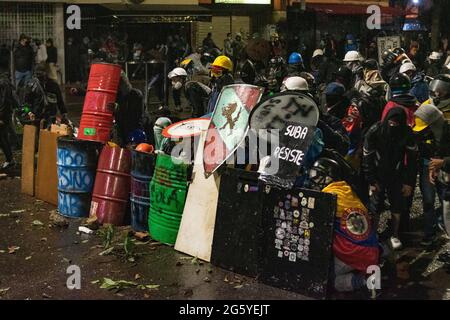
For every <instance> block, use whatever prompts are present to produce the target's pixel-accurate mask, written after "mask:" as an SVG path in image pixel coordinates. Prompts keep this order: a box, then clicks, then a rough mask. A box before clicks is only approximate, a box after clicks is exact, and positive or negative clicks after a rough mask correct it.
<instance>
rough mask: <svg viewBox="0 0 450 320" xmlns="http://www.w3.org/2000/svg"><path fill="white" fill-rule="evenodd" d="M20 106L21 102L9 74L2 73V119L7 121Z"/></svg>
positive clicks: (0, 111)
mask: <svg viewBox="0 0 450 320" xmlns="http://www.w3.org/2000/svg"><path fill="white" fill-rule="evenodd" d="M18 106H19V102H18V100H17V96H16V94H15V92H14V87H13V85H12V84H11V81H10V80H9V75H8V73H7V72H4V73H0V119H2V120H3V119H6V118H7V117H8V116H10V115H11V113H12V111H13V110H14V109H16V108H18Z"/></svg>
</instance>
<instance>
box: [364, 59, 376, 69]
mask: <svg viewBox="0 0 450 320" xmlns="http://www.w3.org/2000/svg"><path fill="white" fill-rule="evenodd" d="M363 68H364V69H367V70H378V62H377V60H375V59H367V60H366V61H364V62H363Z"/></svg>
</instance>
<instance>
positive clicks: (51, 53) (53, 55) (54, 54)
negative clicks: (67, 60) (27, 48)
mask: <svg viewBox="0 0 450 320" xmlns="http://www.w3.org/2000/svg"><path fill="white" fill-rule="evenodd" d="M57 62H58V51H57V50H56V48H55V47H54V46H51V47H47V63H57Z"/></svg>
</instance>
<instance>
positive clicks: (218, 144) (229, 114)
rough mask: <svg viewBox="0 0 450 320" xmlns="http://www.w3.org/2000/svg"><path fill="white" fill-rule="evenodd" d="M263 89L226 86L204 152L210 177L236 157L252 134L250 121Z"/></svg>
mask: <svg viewBox="0 0 450 320" xmlns="http://www.w3.org/2000/svg"><path fill="white" fill-rule="evenodd" d="M262 93H263V89H262V88H260V87H257V86H252V85H248V84H235V85H230V86H225V87H224V88H223V89H222V92H221V93H220V95H219V98H218V99H217V104H216V106H215V109H214V112H213V115H212V117H211V122H210V124H209V128H208V133H207V136H206V140H205V144H204V149H203V166H204V169H205V176H206V177H209V176H210V175H211V174H212V173H213V172H214V171H216V170H217V168H219V167H220V165H222V164H223V163H225V161H226V160H227V159H228V158H229V157H230V156H231V155H232V154H233V152H234V151H235V150H236V149H237V147H238V146H239V144H240V143H241V142H242V140H243V139H244V138H245V135H246V134H247V131H248V118H249V115H250V112H251V110H252V109H253V107H254V106H255V105H256V104H257V103H258V101H259V99H260V98H261V95H262Z"/></svg>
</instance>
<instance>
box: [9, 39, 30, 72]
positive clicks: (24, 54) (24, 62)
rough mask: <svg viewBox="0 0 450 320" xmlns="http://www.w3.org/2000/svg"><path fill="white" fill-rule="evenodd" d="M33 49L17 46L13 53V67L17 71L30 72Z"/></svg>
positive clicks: (27, 46)
mask: <svg viewBox="0 0 450 320" xmlns="http://www.w3.org/2000/svg"><path fill="white" fill-rule="evenodd" d="M33 56H34V53H33V49H32V48H31V47H30V46H29V45H26V46H22V45H19V46H18V47H17V49H16V50H15V51H14V66H15V68H16V70H17V71H19V72H25V71H31V67H32V65H33Z"/></svg>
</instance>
